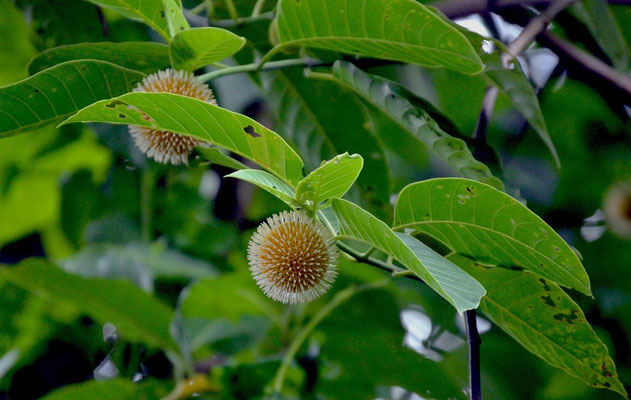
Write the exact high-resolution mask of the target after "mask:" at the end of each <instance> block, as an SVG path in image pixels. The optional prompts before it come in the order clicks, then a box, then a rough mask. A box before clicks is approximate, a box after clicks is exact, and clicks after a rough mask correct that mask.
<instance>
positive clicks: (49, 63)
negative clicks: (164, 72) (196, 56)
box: [28, 42, 171, 75]
mask: <svg viewBox="0 0 631 400" xmlns="http://www.w3.org/2000/svg"><path fill="white" fill-rule="evenodd" d="M74 60H100V61H107V62H111V63H113V64H116V65H120V66H121V67H125V68H129V69H132V70H135V71H142V72H144V73H152V72H156V71H157V70H160V69H166V68H168V67H170V66H171V62H170V61H169V47H168V46H167V45H165V44H162V43H153V42H121V43H112V42H102V43H78V44H70V45H67V46H59V47H53V48H52V49H48V50H44V51H43V52H41V53H39V54H38V55H36V56H35V57H33V59H32V60H31V61H30V62H29V64H28V72H29V74H31V75H33V74H36V73H38V72H40V71H43V70H45V69H46V68H50V67H53V66H55V65H57V64H61V63H63V62H66V61H74Z"/></svg>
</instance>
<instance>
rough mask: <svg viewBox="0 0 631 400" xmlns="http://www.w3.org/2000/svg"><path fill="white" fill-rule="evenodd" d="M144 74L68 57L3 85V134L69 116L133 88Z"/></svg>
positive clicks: (0, 108) (0, 121)
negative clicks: (73, 59) (66, 60)
mask: <svg viewBox="0 0 631 400" xmlns="http://www.w3.org/2000/svg"><path fill="white" fill-rule="evenodd" d="M143 77H144V74H142V73H140V72H137V71H132V70H129V69H126V68H122V67H119V66H117V65H114V64H110V63H108V62H104V61H91V60H83V61H69V62H66V63H63V64H59V65H57V66H55V67H53V68H50V69H47V70H44V71H42V72H39V73H37V74H35V75H33V76H32V77H30V78H27V79H24V80H22V81H20V82H17V83H14V84H12V85H9V86H5V87H3V88H0V137H2V136H8V135H12V134H15V133H18V132H21V131H25V130H28V129H35V128H38V127H41V126H44V125H47V124H50V123H53V122H56V121H59V120H61V119H62V118H64V117H67V116H69V115H71V114H73V113H75V112H77V111H78V110H80V109H81V108H82V107H85V106H87V105H89V104H92V103H94V102H96V101H98V100H101V99H107V98H110V97H114V96H118V95H121V94H123V93H126V92H129V91H131V90H132V88H133V85H134V84H135V83H136V82H138V81H140V80H141V79H142V78H143Z"/></svg>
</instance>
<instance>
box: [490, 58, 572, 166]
mask: <svg viewBox="0 0 631 400" xmlns="http://www.w3.org/2000/svg"><path fill="white" fill-rule="evenodd" d="M484 62H485V63H486V67H485V68H484V74H485V75H486V76H487V77H488V78H489V79H490V81H491V83H492V84H493V85H494V86H496V87H498V88H499V89H500V90H501V91H503V92H504V93H506V95H508V97H509V98H510V100H511V102H512V104H513V105H514V106H515V108H516V109H517V111H519V113H520V114H521V115H523V116H524V118H526V121H528V123H529V124H530V126H531V127H532V128H533V129H534V130H535V132H537V134H538V135H539V137H540V138H541V140H542V141H543V143H545V145H546V146H547V147H548V150H550V153H551V154H552V157H553V158H554V162H555V164H556V165H557V167H560V161H559V155H558V154H557V151H556V148H555V147H554V143H552V139H551V138H550V134H549V133H548V127H547V125H546V121H545V119H544V118H543V113H542V112H541V107H540V106H539V99H538V98H537V93H535V89H534V88H533V87H532V85H531V84H530V82H528V79H527V78H526V76H525V75H524V72H523V71H522V69H521V67H520V66H519V62H518V61H516V60H514V61H513V67H512V68H504V67H503V66H502V63H501V61H500V58H499V56H493V55H490V56H485V57H484Z"/></svg>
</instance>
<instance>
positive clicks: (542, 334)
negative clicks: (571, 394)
mask: <svg viewBox="0 0 631 400" xmlns="http://www.w3.org/2000/svg"><path fill="white" fill-rule="evenodd" d="M449 259H450V260H452V261H453V262H454V263H456V264H457V265H458V266H460V267H461V268H463V269H464V270H465V271H467V272H468V273H469V274H471V275H472V276H473V277H475V278H476V279H477V280H478V281H480V282H481V283H482V284H483V285H484V287H485V288H486V289H487V293H486V296H485V297H484V298H483V299H482V302H481V303H480V309H481V310H482V311H483V312H484V313H485V314H486V315H487V316H488V317H489V318H491V319H492V320H493V322H494V323H495V324H496V325H498V326H499V327H500V328H502V329H503V330H504V331H505V332H506V333H508V334H509V335H510V336H512V337H513V338H514V339H515V340H517V341H518V342H519V343H520V344H521V345H522V346H524V347H525V348H526V349H528V350H529V351H531V352H533V353H534V354H536V355H537V356H539V357H541V358H542V359H544V360H546V361H547V362H549V363H550V364H551V365H553V366H555V367H557V368H561V369H563V370H565V371H566V372H567V373H569V374H570V375H574V376H576V377H578V378H580V379H582V380H584V381H585V382H586V383H587V384H589V385H591V386H594V387H597V388H609V389H611V390H615V391H616V392H618V393H620V394H622V395H626V392H625V390H624V387H623V386H622V384H621V383H620V381H619V380H618V375H617V374H616V366H615V365H614V363H613V361H612V360H611V358H610V357H609V355H608V354H607V347H606V346H605V345H604V344H603V342H602V341H601V340H600V339H599V338H598V336H596V333H595V332H594V330H593V329H592V328H591V326H590V325H589V323H588V322H587V320H586V319H585V315H584V314H583V312H582V311H581V309H580V308H579V307H578V305H577V304H576V303H575V302H574V301H573V300H572V298H570V296H568V295H567V294H566V293H565V292H563V290H562V289H561V288H560V287H559V286H557V285H556V284H555V283H553V282H550V281H547V280H545V279H543V278H541V277H539V276H538V275H536V274H533V273H530V272H528V271H513V270H509V269H507V268H501V267H488V266H482V265H480V264H478V263H476V262H475V261H472V260H470V259H468V258H466V257H464V256H460V255H452V256H449Z"/></svg>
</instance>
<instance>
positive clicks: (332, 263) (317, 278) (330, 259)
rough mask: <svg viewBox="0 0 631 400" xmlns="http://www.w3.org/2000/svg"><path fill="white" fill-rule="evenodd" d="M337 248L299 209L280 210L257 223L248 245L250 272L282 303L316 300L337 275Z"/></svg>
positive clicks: (324, 231)
mask: <svg viewBox="0 0 631 400" xmlns="http://www.w3.org/2000/svg"><path fill="white" fill-rule="evenodd" d="M338 256H339V251H338V249H337V247H336V245H335V242H334V240H333V237H332V235H331V233H330V231H329V230H328V229H327V228H326V227H325V226H324V225H322V224H321V223H320V222H318V221H316V220H314V219H312V218H310V217H309V216H308V215H307V214H306V213H304V212H302V211H289V212H288V211H283V212H282V213H280V214H276V215H273V216H271V217H270V218H268V219H267V220H266V221H265V222H263V223H261V225H259V227H258V229H257V231H256V232H255V233H254V235H252V239H250V244H249V246H248V260H249V262H250V271H251V272H252V275H253V276H254V279H255V280H256V283H257V284H258V285H259V287H260V288H261V289H262V290H263V292H264V293H265V294H266V295H267V296H268V297H270V298H272V299H274V300H276V301H280V302H281V303H286V304H287V303H289V304H295V303H304V302H308V301H311V300H314V299H316V298H317V297H319V296H320V295H322V294H323V293H325V292H326V291H327V290H329V288H330V287H331V284H332V283H333V281H334V280H335V278H336V277H337V258H338Z"/></svg>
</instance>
